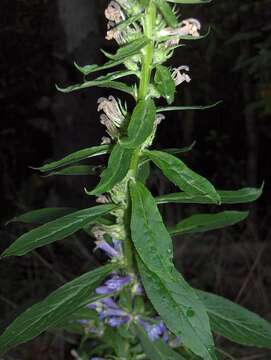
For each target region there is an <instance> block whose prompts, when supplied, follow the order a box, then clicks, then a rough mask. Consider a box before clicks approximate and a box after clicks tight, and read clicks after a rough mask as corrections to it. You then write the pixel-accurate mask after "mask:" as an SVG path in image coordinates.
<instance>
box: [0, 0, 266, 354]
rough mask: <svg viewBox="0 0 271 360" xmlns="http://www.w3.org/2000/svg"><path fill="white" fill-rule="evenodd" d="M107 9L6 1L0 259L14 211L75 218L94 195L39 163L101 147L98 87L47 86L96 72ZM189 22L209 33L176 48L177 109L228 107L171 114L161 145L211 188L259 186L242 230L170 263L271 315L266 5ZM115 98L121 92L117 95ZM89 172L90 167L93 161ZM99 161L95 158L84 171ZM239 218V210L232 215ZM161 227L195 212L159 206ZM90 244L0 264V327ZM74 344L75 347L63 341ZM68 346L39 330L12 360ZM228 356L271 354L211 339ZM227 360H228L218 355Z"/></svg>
mask: <svg viewBox="0 0 271 360" xmlns="http://www.w3.org/2000/svg"><path fill="white" fill-rule="evenodd" d="M106 4H107V1H104V0H95V1H94V0H51V1H47V0H1V4H0V111H1V122H0V171H1V178H0V187H1V195H0V196H1V202H0V204H1V206H0V221H1V224H2V225H3V226H1V229H0V235H1V237H0V239H1V241H0V250H1V252H2V250H4V249H5V248H6V247H7V246H8V245H9V244H10V243H11V242H12V241H13V240H14V239H15V238H16V236H18V234H21V233H22V232H24V231H26V230H27V229H28V228H27V227H26V226H23V225H9V226H8V227H5V226H4V223H5V222H6V221H7V220H8V219H10V218H11V217H13V216H14V215H17V214H20V213H23V212H26V211H29V210H32V209H37V208H41V207H53V206H72V207H75V208H76V207H77V208H83V207H85V206H88V205H89V203H90V199H89V198H88V197H87V196H85V194H84V191H83V188H84V186H87V187H91V186H92V185H94V184H95V182H96V181H97V180H96V179H94V178H93V179H92V178H85V177H80V178H79V177H77V178H76V179H75V178H72V179H70V178H64V177H59V178H56V177H50V178H42V177H40V176H39V174H37V173H36V172H35V171H33V170H31V169H30V168H29V166H39V165H41V164H42V163H44V162H47V161H49V160H51V159H57V158H59V157H61V156H63V155H65V154H68V153H70V152H72V151H73V150H77V149H81V148H83V147H88V146H91V145H97V144H99V142H100V138H101V136H103V135H104V129H103V127H102V125H100V123H99V117H98V114H97V111H96V109H97V105H96V101H97V99H98V97H100V96H105V95H109V94H110V93H109V92H108V91H104V90H102V89H96V88H95V89H88V90H84V91H81V92H77V93H74V94H69V95H63V94H60V93H57V91H56V90H55V87H54V84H55V83H58V84H60V85H64V84H65V85H66V84H73V83H75V82H79V81H80V80H81V77H80V75H79V74H78V72H77V71H76V70H75V69H74V67H73V64H72V62H73V61H74V60H76V61H77V62H78V63H79V64H82V65H83V64H87V63H88V64H91V63H102V62H103V61H104V57H103V55H102V54H101V52H99V49H100V48H104V49H107V50H110V51H114V49H115V44H114V43H112V42H107V41H106V40H105V39H104V34H105V31H106V23H105V19H104V17H103V11H104V8H105V6H106ZM181 13H182V15H183V17H190V16H193V17H196V18H199V19H200V20H201V21H202V23H203V24H204V26H205V30H206V29H207V26H208V24H210V25H211V26H212V32H211V34H210V36H209V37H207V38H206V39H203V40H200V41H198V42H191V43H189V44H187V46H186V47H185V48H181V49H179V50H177V52H176V55H175V57H174V59H173V60H172V61H171V64H172V66H179V65H183V64H185V65H190V67H191V74H190V75H191V77H192V80H193V81H192V82H191V83H190V84H189V85H188V84H185V85H181V86H180V87H179V88H178V96H177V99H176V103H178V104H181V105H206V104H211V103H213V102H216V101H217V100H220V99H222V100H223V104H222V105H220V106H218V107H217V108H215V109H212V110H208V111H205V112H181V113H174V114H170V115H168V116H167V119H166V120H165V121H163V123H162V124H161V125H160V127H159V132H158V138H157V140H156V147H158V148H163V147H182V146H187V145H189V144H191V143H192V142H193V141H194V140H196V141H197V144H196V146H195V148H194V150H193V152H190V153H187V154H186V155H184V160H185V162H186V163H188V164H189V165H190V166H191V167H192V168H193V169H195V170H196V171H198V172H199V173H201V174H203V175H204V176H206V177H208V178H209V179H210V180H212V181H213V182H214V184H215V185H216V186H217V188H219V189H237V188H240V187H243V186H260V185H261V184H262V182H263V180H265V190H264V195H263V196H262V198H261V199H260V200H259V201H258V202H257V204H256V205H253V206H251V208H250V210H251V216H250V218H249V220H248V221H246V222H244V223H242V224H240V225H238V226H235V227H234V228H232V229H227V230H223V231H216V232H212V233H207V234H206V235H200V236H195V237H189V238H188V237H187V238H182V239H176V240H175V246H176V263H177V265H178V267H179V269H180V270H181V271H182V272H183V273H184V275H185V276H186V278H187V279H188V280H189V281H190V282H191V283H192V284H193V285H194V286H197V287H200V288H204V289H207V290H210V291H214V292H216V293H219V294H221V295H224V296H226V297H228V298H230V299H232V300H236V301H237V302H239V303H240V304H242V305H244V306H246V307H248V308H249V309H251V310H254V311H256V312H258V313H259V314H261V315H263V316H265V317H266V318H269V320H270V319H271V292H270V289H271V261H270V242H269V241H270V226H269V225H270V221H271V210H270V207H269V201H270V200H269V199H270V191H271V189H270V182H269V178H270V175H271V174H270V173H271V169H270V166H269V163H270V137H271V125H270V121H271V82H270V68H271V36H270V29H271V23H270V16H271V2H270V0H260V1H257V0H242V1H236V0H227V1H222V0H220V1H219V0H217V1H215V2H214V3H213V4H211V5H206V6H204V7H203V6H195V7H192V6H191V7H184V8H181ZM117 95H119V96H122V95H121V94H117ZM95 161H96V162H97V160H95ZM92 163H93V162H92ZM149 186H150V187H151V189H152V191H153V192H154V193H155V194H162V193H165V192H169V191H171V190H174V189H173V188H170V187H169V185H168V183H167V182H166V181H165V179H164V178H163V177H162V176H161V174H160V173H158V172H157V171H154V172H153V177H152V180H151V181H150V182H149ZM236 208H238V209H242V208H243V207H242V206H241V207H240V206H239V207H236ZM162 210H163V213H164V215H165V218H166V221H167V222H168V223H169V224H172V223H175V222H177V221H179V220H180V219H181V218H183V217H185V216H188V215H190V214H192V213H195V212H199V211H201V212H207V211H209V210H217V209H213V208H208V207H207V208H206V207H200V206H193V207H191V206H181V205H179V206H167V207H163V209H162ZM92 246H93V245H92V241H91V240H89V239H88V238H86V237H85V236H84V234H78V235H76V237H75V236H74V237H73V238H72V239H69V240H66V241H62V242H60V243H57V244H54V245H53V246H50V247H47V248H42V249H40V250H38V251H36V252H33V253H31V254H30V255H28V256H25V257H24V258H10V259H7V260H2V261H1V263H0V279H1V280H0V329H2V328H4V327H5V326H6V324H7V323H8V322H9V321H10V320H11V319H12V318H14V317H15V316H16V314H18V313H20V312H21V311H23V310H24V309H25V308H26V307H28V306H29V305H31V304H32V303H33V302H35V301H37V300H40V299H42V298H43V297H44V296H46V295H47V294H48V293H49V292H50V291H51V290H53V289H55V288H56V287H58V286H59V285H61V284H63V282H65V281H66V280H70V279H72V278H74V276H76V275H78V274H80V273H82V272H84V271H86V270H87V269H89V268H91V267H94V266H96V264H97V263H98V262H97V260H96V258H94V257H93V256H92ZM65 342H66V343H68V344H69V345H66V346H65V345H64V344H65ZM73 342H74V338H71V337H68V338H66V339H65V341H64V338H63V336H62V335H54V334H49V335H48V334H47V335H44V336H41V337H40V338H39V339H37V340H35V341H33V342H31V343H29V344H27V345H24V346H21V347H20V348H19V349H18V350H16V351H13V352H11V354H10V355H9V356H7V357H5V360H7V359H12V360H13V359H14V360H15V359H23V360H28V359H29V360H30V359H39V360H43V359H44V360H47V359H68V358H69V355H68V353H69V350H70V348H71V347H72V346H73ZM218 343H219V344H220V345H221V346H224V347H226V351H228V352H230V353H232V354H233V356H234V358H235V359H243V360H245V359H246V360H254V359H270V355H271V354H270V353H267V354H266V353H265V352H264V351H262V350H257V349H245V348H241V347H237V346H233V345H232V344H229V343H226V342H225V341H223V340H222V339H219V340H218ZM225 358H226V357H225Z"/></svg>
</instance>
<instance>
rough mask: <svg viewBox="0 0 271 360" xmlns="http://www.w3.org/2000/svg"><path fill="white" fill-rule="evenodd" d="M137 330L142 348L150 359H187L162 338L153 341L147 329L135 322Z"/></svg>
mask: <svg viewBox="0 0 271 360" xmlns="http://www.w3.org/2000/svg"><path fill="white" fill-rule="evenodd" d="M134 328H135V332H136V334H137V336H138V338H139V340H140V342H141V345H142V348H143V350H144V352H145V354H146V355H147V357H148V359H150V360H185V359H184V358H183V357H182V356H181V355H180V354H178V353H176V352H175V351H173V350H172V349H171V348H170V347H169V346H168V345H167V344H165V343H164V342H163V341H162V340H158V341H151V340H150V338H149V337H148V335H147V334H146V332H145V330H144V329H143V328H142V327H141V326H140V325H138V324H137V323H135V324H134Z"/></svg>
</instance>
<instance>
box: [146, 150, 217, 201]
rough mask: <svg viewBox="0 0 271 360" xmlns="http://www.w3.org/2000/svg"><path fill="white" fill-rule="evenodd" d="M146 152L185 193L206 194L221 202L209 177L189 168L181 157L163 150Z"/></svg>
mask: <svg viewBox="0 0 271 360" xmlns="http://www.w3.org/2000/svg"><path fill="white" fill-rule="evenodd" d="M145 154H146V155H147V156H148V157H149V158H150V159H151V160H152V161H153V162H154V163H155V165H156V166H158V167H159V168H160V169H161V170H162V172H163V174H164V175H165V176H166V177H167V178H168V179H169V180H170V181H172V182H173V183H174V184H175V185H177V186H178V187H179V188H180V189H181V190H183V191H184V192H185V193H187V194H189V195H204V196H207V197H208V198H209V199H210V200H211V201H212V202H213V203H220V201H221V199H220V196H219V194H218V193H217V192H216V190H215V188H214V186H213V185H212V184H211V183H210V182H209V181H208V180H207V179H205V178H204V177H202V176H200V175H198V174H197V173H195V172H194V171H192V170H191V169H189V168H188V167H187V166H186V165H185V164H184V163H183V162H182V161H181V160H180V159H178V158H176V157H175V156H173V155H170V154H167V153H165V152H162V151H149V150H145Z"/></svg>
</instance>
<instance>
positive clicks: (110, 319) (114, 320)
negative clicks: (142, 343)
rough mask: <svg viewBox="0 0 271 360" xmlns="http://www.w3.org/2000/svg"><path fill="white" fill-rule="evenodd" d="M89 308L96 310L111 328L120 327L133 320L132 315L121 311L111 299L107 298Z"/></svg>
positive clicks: (90, 305)
mask: <svg viewBox="0 0 271 360" xmlns="http://www.w3.org/2000/svg"><path fill="white" fill-rule="evenodd" d="M87 306H88V307H89V308H92V309H95V310H96V311H97V313H98V315H99V318H100V320H104V321H105V322H106V323H107V324H108V325H109V326H111V327H119V326H121V325H123V324H126V323H128V322H129V321H130V319H131V317H130V315H129V314H127V313H126V312H125V311H123V310H122V309H120V308H119V307H118V305H117V304H116V303H115V301H114V300H113V299H111V298H105V299H102V300H100V301H97V302H95V303H92V304H89V305H87Z"/></svg>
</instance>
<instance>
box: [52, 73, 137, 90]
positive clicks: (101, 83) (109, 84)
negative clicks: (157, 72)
mask: <svg viewBox="0 0 271 360" xmlns="http://www.w3.org/2000/svg"><path fill="white" fill-rule="evenodd" d="M128 75H134V72H133V71H117V72H115V73H112V74H108V75H105V76H100V77H98V78H97V79H95V80H91V81H84V82H82V83H80V84H75V85H71V86H68V87H65V88H61V87H59V86H58V85H56V88H57V90H58V91H60V92H62V93H70V92H73V91H77V90H81V89H87V88H90V87H95V86H97V87H104V88H111V89H116V90H120V91H123V92H125V93H127V94H129V95H132V96H134V90H133V89H132V88H131V87H130V86H128V85H126V84H124V83H122V82H120V81H116V80H117V79H120V78H123V77H125V76H128Z"/></svg>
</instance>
